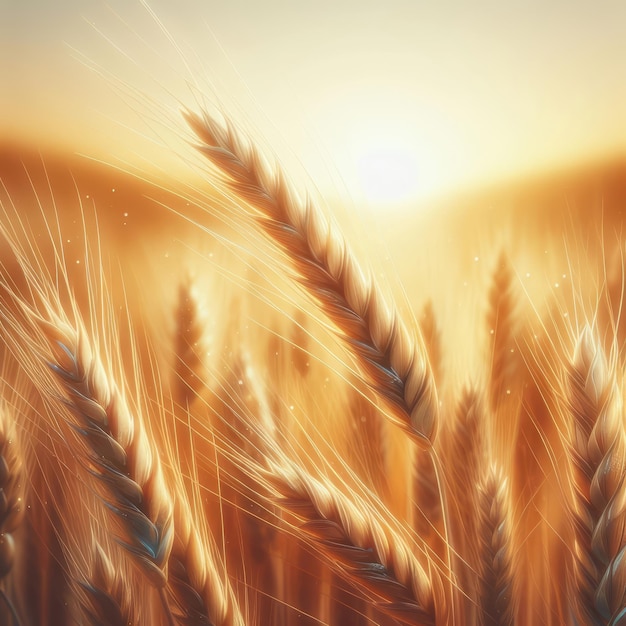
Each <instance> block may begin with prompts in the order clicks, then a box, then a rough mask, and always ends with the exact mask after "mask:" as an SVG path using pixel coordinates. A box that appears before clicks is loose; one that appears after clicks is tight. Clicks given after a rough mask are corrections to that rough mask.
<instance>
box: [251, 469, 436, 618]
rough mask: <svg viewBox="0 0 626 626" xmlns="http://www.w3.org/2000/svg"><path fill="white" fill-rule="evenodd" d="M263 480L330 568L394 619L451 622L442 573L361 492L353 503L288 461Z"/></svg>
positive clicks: (328, 484) (332, 487)
mask: <svg viewBox="0 0 626 626" xmlns="http://www.w3.org/2000/svg"><path fill="white" fill-rule="evenodd" d="M268 465H269V468H270V469H269V471H262V472H261V473H262V475H263V481H264V482H267V484H268V486H269V487H270V489H271V490H272V491H273V492H274V493H276V495H277V503H278V505H279V506H280V507H281V508H283V509H284V510H285V511H288V512H290V513H292V514H293V515H294V516H295V517H296V518H297V520H299V523H296V527H297V528H298V530H299V531H300V532H301V533H304V537H305V538H306V539H307V540H308V541H309V542H310V543H311V544H312V545H313V547H314V548H315V549H317V550H320V549H321V550H322V551H323V552H324V554H326V555H327V556H328V558H329V561H330V564H331V565H332V566H334V567H336V568H337V569H338V570H339V571H340V572H341V573H342V575H343V576H344V577H345V578H346V579H347V580H348V581H349V582H351V583H352V584H353V585H354V586H355V587H356V588H357V589H362V590H365V591H366V593H368V594H369V595H371V596H373V597H374V598H375V600H374V604H375V606H376V607H377V608H379V609H380V610H381V611H383V612H384V613H386V614H387V615H389V616H391V617H393V618H394V619H396V620H398V621H400V622H402V623H405V624H412V625H414V626H417V625H420V626H434V624H445V623H446V614H447V610H446V602H445V598H444V596H443V594H442V590H441V589H440V585H439V579H438V578H436V574H433V576H434V577H435V578H433V581H431V579H430V578H429V577H428V575H427V574H426V572H425V570H424V569H423V567H422V566H421V565H420V563H419V562H418V561H417V559H416V558H415V556H414V554H413V552H412V550H411V549H410V547H409V546H408V545H407V544H406V542H405V541H404V540H403V539H402V537H401V536H400V535H399V534H398V533H397V532H395V531H393V529H392V528H391V526H389V525H388V524H386V523H385V522H384V521H383V520H382V519H381V518H379V517H377V516H376V515H375V514H374V513H373V512H372V510H371V507H368V506H367V505H366V503H365V502H362V501H360V500H359V499H358V498H357V496H356V494H354V498H351V499H348V498H347V497H345V496H344V495H343V494H342V493H341V492H340V491H338V490H337V489H336V488H335V487H334V486H333V485H332V484H330V483H329V482H327V481H323V480H320V479H316V478H314V477H312V476H310V475H309V474H307V473H306V472H305V471H304V470H303V469H301V468H300V467H299V466H297V465H296V464H295V463H292V462H291V461H289V460H288V459H286V458H285V459H284V460H283V462H281V463H275V462H274V461H268Z"/></svg>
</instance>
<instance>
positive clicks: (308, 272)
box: [185, 113, 438, 447]
mask: <svg viewBox="0 0 626 626" xmlns="http://www.w3.org/2000/svg"><path fill="white" fill-rule="evenodd" d="M185 117H186V119H187V122H188V123H189V125H190V126H191V128H192V129H193V131H194V132H195V134H196V135H197V137H198V139H199V140H200V141H201V145H200V146H199V150H200V151H201V152H202V154H204V155H205V156H206V157H207V158H208V159H209V160H210V161H211V163H213V164H214V165H215V166H216V167H217V168H218V169H219V170H221V171H222V173H223V174H224V183H225V184H226V186H227V187H228V188H229V189H230V190H231V191H232V192H233V193H234V194H235V195H236V196H237V197H239V198H241V199H242V200H243V201H244V202H246V203H247V204H248V205H249V206H251V207H253V209H254V211H255V214H256V216H257V218H258V221H259V223H260V224H261V226H262V228H263V229H264V231H265V232H266V234H267V235H268V236H269V237H270V239H271V240H272V241H273V242H274V243H275V244H276V246H277V247H278V248H279V249H280V250H281V251H283V252H284V253H285V254H286V256H287V257H288V258H289V259H291V261H292V262H293V264H294V265H295V268H296V271H297V274H298V279H299V281H300V282H301V284H303V285H304V287H305V288H306V289H307V290H308V292H309V293H310V294H311V295H312V297H313V299H314V300H315V301H316V303H317V304H318V305H319V306H320V308H321V309H322V310H323V311H324V312H325V313H326V314H327V315H328V316H329V317H330V319H331V320H332V321H333V322H334V323H335V325H336V326H337V327H338V329H339V331H340V335H341V337H342V339H343V340H344V342H345V344H346V345H347V347H348V349H349V350H350V351H351V353H353V354H354V355H355V356H356V357H357V359H358V362H359V365H360V368H361V370H362V372H363V375H364V378H365V381H366V382H367V383H368V384H369V385H370V386H371V387H372V388H373V389H375V390H376V392H377V393H378V394H380V396H381V397H382V398H383V399H385V400H386V401H387V403H388V404H389V406H390V407H391V409H392V411H393V418H394V421H395V422H396V423H397V424H399V425H400V426H402V427H403V428H404V429H405V430H406V431H407V432H408V433H410V434H411V435H412V436H413V437H414V438H415V439H416V440H417V441H418V442H420V443H421V445H424V446H426V447H428V446H430V445H431V443H432V441H433V439H434V437H435V434H436V430H437V423H438V417H437V414H438V401H437V394H436V390H435V385H434V382H433V379H432V373H431V369H430V364H429V362H428V356H427V354H426V351H425V349H424V347H423V344H422V341H421V338H419V337H416V336H415V335H414V334H413V333H411V332H409V330H408V329H407V328H406V326H405V325H404V323H403V322H402V320H401V318H400V315H399V314H398V312H397V310H396V309H395V308H393V307H391V306H389V305H388V304H387V303H386V302H385V300H384V298H383V295H382V293H381V291H380V289H379V287H378V286H377V285H376V283H374V282H373V280H372V278H371V277H370V276H368V275H366V274H365V273H364V272H363V270H362V269H361V268H360V267H359V265H358V263H357V261H356V259H355V257H354V255H353V254H352V252H351V251H350V249H349V248H348V246H347V244H346V242H345V240H344V239H343V237H342V236H341V234H340V232H339V230H338V229H337V227H336V225H335V224H334V223H332V222H330V221H329V220H327V219H326V217H325V216H324V215H323V213H322V212H321V211H320V210H319V208H317V207H316V206H315V205H314V204H313V202H312V200H311V199H310V198H307V200H306V201H305V202H302V201H301V200H300V199H299V198H298V197H297V195H296V193H295V192H294V191H293V189H292V188H291V186H290V184H289V183H288V182H287V179H286V177H285V174H284V173H283V172H282V170H281V169H280V168H279V167H276V168H275V169H271V168H270V167H268V165H267V164H266V163H265V161H264V160H263V158H262V157H261V155H260V154H259V153H258V151H257V150H256V148H255V147H254V145H252V144H251V143H250V142H246V141H245V139H244V138H243V137H242V136H241V135H240V134H239V133H238V132H237V131H236V130H235V128H234V127H233V126H232V124H230V123H229V122H228V121H227V124H226V128H224V127H222V126H220V125H219V124H218V123H217V122H216V121H215V120H214V119H213V118H211V117H210V116H209V115H208V114H206V113H204V114H203V116H202V118H201V117H199V116H198V115H195V114H193V113H185Z"/></svg>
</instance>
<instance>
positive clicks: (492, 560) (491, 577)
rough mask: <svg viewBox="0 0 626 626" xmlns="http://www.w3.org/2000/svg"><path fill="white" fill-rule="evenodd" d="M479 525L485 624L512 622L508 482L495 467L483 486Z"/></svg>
mask: <svg viewBox="0 0 626 626" xmlns="http://www.w3.org/2000/svg"><path fill="white" fill-rule="evenodd" d="M479 528H480V550H481V561H482V572H481V590H480V608H481V611H482V615H481V617H482V624H483V625H484V626H512V624H513V620H514V601H513V562H512V554H511V520H510V518H509V497H508V483H507V481H506V480H505V479H504V478H503V477H502V474H501V472H500V471H499V470H497V469H496V468H494V467H492V468H490V470H489V473H488V475H487V477H486V478H485V480H484V482H483V484H482V485H481V489H480V496H479Z"/></svg>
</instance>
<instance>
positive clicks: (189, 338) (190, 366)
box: [172, 279, 204, 407]
mask: <svg viewBox="0 0 626 626" xmlns="http://www.w3.org/2000/svg"><path fill="white" fill-rule="evenodd" d="M175 324H176V329H175V333H174V354H175V358H176V361H175V364H174V375H173V377H174V380H173V381H172V388H173V396H174V400H175V402H176V403H177V405H179V406H181V407H187V406H190V405H191V403H192V402H193V400H194V398H195V397H196V395H197V393H198V390H199V389H200V387H201V386H202V378H203V371H202V359H201V357H200V354H201V352H202V342H203V336H204V327H203V324H202V319H201V317H200V312H199V306H198V302H197V299H196V296H195V293H194V289H193V283H192V282H191V280H190V279H188V280H186V281H183V282H181V284H180V285H179V288H178V303H177V306H176V311H175Z"/></svg>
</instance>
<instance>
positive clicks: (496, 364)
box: [487, 252, 516, 427]
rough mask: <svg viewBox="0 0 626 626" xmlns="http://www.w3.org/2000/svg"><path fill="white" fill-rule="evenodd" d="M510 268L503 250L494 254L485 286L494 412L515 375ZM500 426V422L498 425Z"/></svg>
mask: <svg viewBox="0 0 626 626" xmlns="http://www.w3.org/2000/svg"><path fill="white" fill-rule="evenodd" d="M512 291H513V271H512V269H511V264H510V262H509V260H508V258H507V256H506V254H505V253H504V252H502V253H501V254H500V256H499V258H498V262H497V265H496V268H495V271H494V273H493V277H492V282H491V287H490V289H489V310H488V313H487V328H488V330H489V333H490V338H489V347H490V372H489V376H490V377H489V406H490V408H491V411H492V412H493V413H498V411H499V409H500V405H501V404H502V403H503V402H505V401H506V400H507V396H508V395H510V394H511V389H510V386H511V384H512V383H513V381H514V379H515V369H516V358H515V357H514V354H515V353H514V352H512V351H514V350H515V349H516V347H515V337H514V331H513V328H514V325H515V299H514V297H513V293H512ZM501 427H502V426H501Z"/></svg>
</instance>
